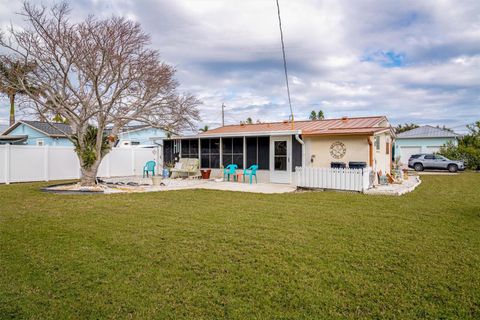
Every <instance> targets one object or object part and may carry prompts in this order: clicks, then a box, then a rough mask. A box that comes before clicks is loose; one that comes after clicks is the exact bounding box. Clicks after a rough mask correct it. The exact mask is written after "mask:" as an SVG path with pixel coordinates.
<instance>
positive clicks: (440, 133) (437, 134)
mask: <svg viewBox="0 0 480 320" xmlns="http://www.w3.org/2000/svg"><path fill="white" fill-rule="evenodd" d="M456 137H459V135H458V134H456V133H455V132H451V131H448V130H444V129H441V128H437V127H433V126H428V125H427V126H421V127H418V128H415V129H412V130H408V131H405V132H402V133H399V134H397V139H407V138H456Z"/></svg>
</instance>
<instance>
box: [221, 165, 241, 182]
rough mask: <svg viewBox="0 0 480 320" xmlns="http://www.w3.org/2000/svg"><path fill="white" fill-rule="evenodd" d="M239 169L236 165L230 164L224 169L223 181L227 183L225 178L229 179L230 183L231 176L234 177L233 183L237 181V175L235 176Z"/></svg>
mask: <svg viewBox="0 0 480 320" xmlns="http://www.w3.org/2000/svg"><path fill="white" fill-rule="evenodd" d="M237 169H238V166H237V165H236V164H229V165H228V166H226V167H225V168H224V169H223V180H224V181H225V178H227V180H228V181H230V176H231V175H233V181H235V180H236V179H237V175H236V174H235V170H237Z"/></svg>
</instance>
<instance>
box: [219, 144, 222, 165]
mask: <svg viewBox="0 0 480 320" xmlns="http://www.w3.org/2000/svg"><path fill="white" fill-rule="evenodd" d="M219 149H220V168H223V140H222V137H220V146H219Z"/></svg>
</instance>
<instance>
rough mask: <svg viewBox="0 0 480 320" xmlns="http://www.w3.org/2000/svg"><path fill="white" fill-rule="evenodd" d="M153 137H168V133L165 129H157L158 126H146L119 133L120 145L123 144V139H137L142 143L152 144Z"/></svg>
mask: <svg viewBox="0 0 480 320" xmlns="http://www.w3.org/2000/svg"><path fill="white" fill-rule="evenodd" d="M153 137H166V134H165V132H164V131H163V130H160V129H156V128H145V129H141V130H133V131H130V132H124V133H120V134H119V135H118V138H119V144H118V145H119V146H120V145H122V142H123V141H137V142H140V144H141V145H151V144H153V141H152V140H150V138H153Z"/></svg>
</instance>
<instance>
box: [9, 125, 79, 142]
mask: <svg viewBox="0 0 480 320" xmlns="http://www.w3.org/2000/svg"><path fill="white" fill-rule="evenodd" d="M8 135H10V136H15V135H28V139H27V141H26V144H28V145H32V146H35V145H37V139H43V141H44V144H45V145H48V146H61V147H69V146H72V145H73V144H72V142H71V141H70V140H68V139H67V138H51V137H49V136H47V135H45V134H43V133H41V132H40V131H37V130H35V129H33V128H31V127H29V126H26V125H24V124H23V123H22V124H20V125H19V126H18V127H16V128H15V129H13V130H12V131H11V132H10V133H9V134H8Z"/></svg>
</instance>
